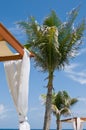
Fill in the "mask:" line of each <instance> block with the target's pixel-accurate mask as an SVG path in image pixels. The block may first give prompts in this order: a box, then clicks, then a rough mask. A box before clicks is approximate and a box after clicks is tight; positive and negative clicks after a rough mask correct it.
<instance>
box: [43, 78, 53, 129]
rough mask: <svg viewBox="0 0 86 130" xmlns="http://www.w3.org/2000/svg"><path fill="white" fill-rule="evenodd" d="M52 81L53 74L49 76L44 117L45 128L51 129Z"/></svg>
mask: <svg viewBox="0 0 86 130" xmlns="http://www.w3.org/2000/svg"><path fill="white" fill-rule="evenodd" d="M52 81H53V76H50V77H49V82H48V90H47V98H46V107H45V117H44V126H43V130H49V129H50V122H51V106H52V89H53V86H52Z"/></svg>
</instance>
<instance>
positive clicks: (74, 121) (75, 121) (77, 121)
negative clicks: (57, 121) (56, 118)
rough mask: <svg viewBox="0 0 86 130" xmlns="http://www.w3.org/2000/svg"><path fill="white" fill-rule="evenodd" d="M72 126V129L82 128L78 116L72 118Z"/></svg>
mask: <svg viewBox="0 0 86 130" xmlns="http://www.w3.org/2000/svg"><path fill="white" fill-rule="evenodd" d="M73 128H74V130H82V123H81V119H80V118H79V117H78V118H76V119H73Z"/></svg>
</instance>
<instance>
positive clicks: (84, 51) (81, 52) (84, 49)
mask: <svg viewBox="0 0 86 130" xmlns="http://www.w3.org/2000/svg"><path fill="white" fill-rule="evenodd" d="M84 53H86V48H83V49H81V50H80V51H79V52H78V53H77V56H79V55H81V54H84Z"/></svg>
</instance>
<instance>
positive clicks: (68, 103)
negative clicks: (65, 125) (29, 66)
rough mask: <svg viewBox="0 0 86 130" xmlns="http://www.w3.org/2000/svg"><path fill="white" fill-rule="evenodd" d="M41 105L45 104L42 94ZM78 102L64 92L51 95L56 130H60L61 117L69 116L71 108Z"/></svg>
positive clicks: (44, 97) (44, 96)
mask: <svg viewBox="0 0 86 130" xmlns="http://www.w3.org/2000/svg"><path fill="white" fill-rule="evenodd" d="M41 97H42V101H43V104H46V95H44V94H42V95H41ZM77 102H78V100H77V98H71V97H70V96H69V94H68V93H67V92H66V91H59V92H58V93H53V94H52V112H53V114H54V115H55V117H56V123H57V130H61V122H60V119H61V116H62V115H63V116H68V115H71V107H72V106H73V105H75V104H76V103H77Z"/></svg>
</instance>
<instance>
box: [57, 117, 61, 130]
mask: <svg viewBox="0 0 86 130" xmlns="http://www.w3.org/2000/svg"><path fill="white" fill-rule="evenodd" d="M56 124H57V130H62V126H61V121H60V116H58V117H57V122H56Z"/></svg>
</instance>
